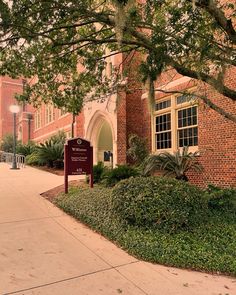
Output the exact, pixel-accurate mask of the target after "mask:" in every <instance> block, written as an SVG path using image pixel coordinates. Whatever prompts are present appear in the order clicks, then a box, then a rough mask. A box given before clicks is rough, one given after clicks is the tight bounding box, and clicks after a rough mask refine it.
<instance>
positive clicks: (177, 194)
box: [112, 177, 207, 231]
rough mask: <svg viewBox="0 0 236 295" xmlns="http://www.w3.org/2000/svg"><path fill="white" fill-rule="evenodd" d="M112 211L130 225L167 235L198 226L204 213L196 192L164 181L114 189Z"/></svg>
mask: <svg viewBox="0 0 236 295" xmlns="http://www.w3.org/2000/svg"><path fill="white" fill-rule="evenodd" d="M112 205H113V210H114V212H115V213H116V214H118V215H119V216H120V218H123V219H125V220H126V221H127V222H128V223H129V224H132V225H138V226H158V227H160V228H164V229H166V230H168V231H173V230H177V229H184V228H188V227H191V226H194V225H196V224H198V223H199V222H200V221H201V220H202V218H203V217H204V216H205V214H206V212H207V199H206V198H205V195H204V192H203V191H202V190H200V189H199V188H197V187H195V186H193V185H190V184H188V183H186V182H183V181H177V180H175V179H171V178H165V177H149V178H145V177H137V178H130V179H128V180H124V181H122V182H120V183H119V184H117V185H116V186H115V188H113V192H112Z"/></svg>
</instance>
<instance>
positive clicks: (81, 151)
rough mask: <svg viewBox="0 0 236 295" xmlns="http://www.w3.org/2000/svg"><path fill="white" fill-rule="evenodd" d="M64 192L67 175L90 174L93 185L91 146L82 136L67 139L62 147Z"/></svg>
mask: <svg viewBox="0 0 236 295" xmlns="http://www.w3.org/2000/svg"><path fill="white" fill-rule="evenodd" d="M64 174H65V193H66V194H67V193H68V175H90V187H93V147H92V146H91V145H90V142H89V141H87V140H84V139H82V138H73V139H70V140H68V141H67V144H65V147H64Z"/></svg>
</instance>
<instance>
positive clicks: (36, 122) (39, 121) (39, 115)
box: [34, 109, 42, 129]
mask: <svg viewBox="0 0 236 295" xmlns="http://www.w3.org/2000/svg"><path fill="white" fill-rule="evenodd" d="M34 127H35V129H39V128H41V127H42V113H41V109H40V110H37V111H36V112H35V114H34Z"/></svg>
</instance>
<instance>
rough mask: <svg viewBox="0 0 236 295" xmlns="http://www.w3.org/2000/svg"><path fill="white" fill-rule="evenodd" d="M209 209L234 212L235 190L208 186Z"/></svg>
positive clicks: (235, 208) (235, 202) (235, 204)
mask: <svg viewBox="0 0 236 295" xmlns="http://www.w3.org/2000/svg"><path fill="white" fill-rule="evenodd" d="M206 193H207V198H208V205H209V208H212V209H217V210H233V211H236V190H235V189H233V188H220V187H216V186H214V185H209V186H208V188H207V190H206Z"/></svg>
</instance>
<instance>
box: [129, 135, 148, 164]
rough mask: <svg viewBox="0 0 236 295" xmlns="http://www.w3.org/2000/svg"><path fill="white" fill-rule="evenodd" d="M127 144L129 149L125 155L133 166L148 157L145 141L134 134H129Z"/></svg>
mask: <svg viewBox="0 0 236 295" xmlns="http://www.w3.org/2000/svg"><path fill="white" fill-rule="evenodd" d="M128 142H129V149H128V151H127V155H128V156H129V157H130V158H131V159H132V161H133V162H134V163H135V164H137V165H140V164H141V163H142V162H143V161H144V159H145V158H146V157H147V156H148V149H147V143H146V140H145V139H143V138H141V137H139V136H138V135H136V134H131V135H130V136H129V140H128Z"/></svg>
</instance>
